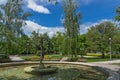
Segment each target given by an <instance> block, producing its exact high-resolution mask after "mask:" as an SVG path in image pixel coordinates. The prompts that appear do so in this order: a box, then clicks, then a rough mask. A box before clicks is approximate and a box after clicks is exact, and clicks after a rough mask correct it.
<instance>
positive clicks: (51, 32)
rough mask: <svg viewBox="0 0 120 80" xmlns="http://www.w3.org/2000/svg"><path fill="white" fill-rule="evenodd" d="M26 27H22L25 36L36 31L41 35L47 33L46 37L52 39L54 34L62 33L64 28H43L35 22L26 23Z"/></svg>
mask: <svg viewBox="0 0 120 80" xmlns="http://www.w3.org/2000/svg"><path fill="white" fill-rule="evenodd" d="M26 23H27V25H26V26H24V27H23V31H24V32H25V34H28V35H30V34H31V33H32V32H33V31H36V32H38V31H39V33H40V34H43V33H46V32H47V33H48V35H49V36H50V37H52V36H53V35H54V34H55V33H56V32H58V31H59V32H64V28H63V27H45V26H41V25H39V24H37V23H35V22H32V21H26Z"/></svg>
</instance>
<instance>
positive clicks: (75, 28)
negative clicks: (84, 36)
mask: <svg viewBox="0 0 120 80" xmlns="http://www.w3.org/2000/svg"><path fill="white" fill-rule="evenodd" d="M78 7H79V6H78V4H77V2H74V0H65V2H64V12H65V23H64V28H65V37H66V39H65V44H66V48H67V52H68V54H69V55H71V58H72V59H73V58H74V57H77V52H78V51H77V43H78V35H79V33H80V32H79V29H80V26H79V24H80V18H81V16H80V13H77V9H78Z"/></svg>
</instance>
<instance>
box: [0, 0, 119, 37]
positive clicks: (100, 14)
mask: <svg viewBox="0 0 120 80" xmlns="http://www.w3.org/2000/svg"><path fill="white" fill-rule="evenodd" d="M6 1H7V0H0V4H5V3H6ZM23 1H24V3H25V5H24V6H23V8H24V10H25V11H29V12H31V13H32V14H33V16H32V17H29V18H28V19H27V20H26V23H27V25H26V26H24V27H23V29H24V31H25V33H26V34H30V33H31V32H32V31H33V30H35V31H39V32H40V33H45V32H48V34H49V36H52V35H53V34H54V33H56V32H57V31H60V32H64V27H63V21H64V10H63V0H58V4H57V5H54V2H52V3H50V2H48V0H23ZM78 2H79V5H80V8H79V9H78V11H79V12H81V14H82V19H81V24H80V26H81V31H80V33H82V34H83V33H86V32H87V29H88V28H89V27H90V26H92V25H96V24H98V23H100V22H103V21H108V20H109V21H114V17H115V16H116V8H117V7H118V6H120V0H78Z"/></svg>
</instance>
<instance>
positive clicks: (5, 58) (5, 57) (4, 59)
mask: <svg viewBox="0 0 120 80" xmlns="http://www.w3.org/2000/svg"><path fill="white" fill-rule="evenodd" d="M9 61H10V58H9V56H8V55H6V54H0V62H9Z"/></svg>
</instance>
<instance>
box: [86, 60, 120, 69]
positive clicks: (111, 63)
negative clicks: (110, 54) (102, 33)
mask: <svg viewBox="0 0 120 80" xmlns="http://www.w3.org/2000/svg"><path fill="white" fill-rule="evenodd" d="M88 63H90V64H93V65H95V66H99V67H103V68H108V69H111V70H113V71H118V70H120V66H118V65H115V63H119V64H120V59H119V60H111V61H104V62H103V61H102V62H88Z"/></svg>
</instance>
